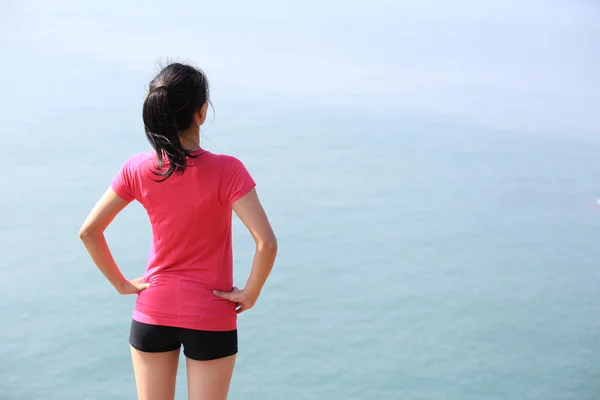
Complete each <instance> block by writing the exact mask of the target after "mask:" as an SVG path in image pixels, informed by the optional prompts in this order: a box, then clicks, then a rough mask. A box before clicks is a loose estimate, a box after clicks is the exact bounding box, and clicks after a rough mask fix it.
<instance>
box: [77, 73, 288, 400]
mask: <svg viewBox="0 0 600 400" xmlns="http://www.w3.org/2000/svg"><path fill="white" fill-rule="evenodd" d="M208 103H209V90H208V81H207V78H206V76H205V75H204V73H203V72H202V71H199V70H197V69H195V68H193V67H191V66H188V65H183V64H179V63H175V64H170V65H168V66H167V67H166V68H164V69H163V70H162V71H161V72H160V73H159V74H158V75H157V76H156V77H155V78H154V79H153V80H152V81H151V82H150V90H149V93H148V96H147V97H146V100H145V101H144V105H143V113H142V114H143V120H144V126H145V131H146V137H147V139H148V141H149V142H150V144H151V145H152V148H153V149H154V151H153V152H151V153H146V154H138V155H134V156H132V157H131V158H129V160H127V162H126V163H125V164H124V165H123V167H122V168H121V169H120V171H119V173H118V174H117V176H116V177H115V178H114V180H113V181H112V183H111V185H110V188H109V189H108V190H107V192H106V193H104V195H103V196H102V198H101V199H100V200H99V201H98V203H97V204H96V205H95V206H94V208H93V209H92V211H91V212H90V215H89V216H88V217H87V219H86V221H85V222H84V224H83V226H82V227H81V231H80V237H81V239H82V241H83V243H84V244H85V247H86V248H87V250H88V252H89V253H90V256H91V257H92V259H93V261H94V263H95V264H96V265H97V266H98V268H99V269H100V271H102V273H103V274H104V276H105V277H106V278H107V279H108V280H109V281H110V283H111V284H112V285H113V286H114V287H115V289H116V290H117V292H119V293H120V294H137V295H138V297H137V301H136V304H135V309H134V312H133V321H132V324H131V331H130V338H129V342H130V344H131V355H132V359H133V367H134V372H135V379H136V387H137V392H138V399H141V400H153V399H156V400H165V399H173V398H174V395H175V376H176V374H177V365H178V360H179V349H180V347H181V346H183V353H184V355H185V356H186V357H187V363H186V365H187V378H188V398H189V399H203V400H204V399H211V400H212V399H225V398H226V397H227V392H228V390H229V384H230V381H231V376H232V373H233V366H234V362H235V355H236V353H237V350H238V348H237V328H236V318H237V314H239V313H241V312H244V311H246V310H249V309H250V308H252V307H253V306H254V304H255V303H256V300H257V298H258V296H259V295H260V293H261V290H262V288H263V285H264V283H265V281H266V279H267V276H268V275H269V273H270V272H271V268H272V267H273V263H274V261H275V255H276V253H277V242H276V239H275V235H274V234H273V231H272V229H271V226H270V224H269V220H268V219H267V216H266V215H265V212H264V210H263V208H262V206H261V203H260V201H259V199H258V197H257V194H256V190H255V183H254V181H253V179H252V177H251V176H250V174H249V173H248V171H247V170H246V168H245V167H244V165H243V164H242V163H241V162H240V161H239V160H237V159H236V158H234V157H231V156H226V155H218V154H213V153H211V152H209V151H206V150H204V149H202V148H201V147H200V126H201V125H202V124H203V123H204V121H205V119H206V113H207V109H208ZM133 200H137V201H139V202H140V203H141V204H142V205H143V206H144V208H145V209H146V211H147V213H148V216H149V218H150V223H151V225H152V236H153V239H152V246H151V249H150V256H149V259H148V265H147V267H146V272H145V273H144V276H143V277H141V278H138V279H132V280H127V279H126V278H124V277H123V275H122V274H121V271H120V270H119V268H118V267H117V264H116V263H115V261H114V259H113V257H112V255H111V253H110V250H109V248H108V245H107V243H106V240H105V238H104V234H103V232H104V230H105V229H106V228H107V227H108V225H109V224H110V223H111V221H112V220H113V219H114V218H115V216H116V215H117V214H118V213H119V212H120V211H121V210H123V208H125V206H127V204H129V203H130V202H131V201H133ZM232 210H233V211H235V212H236V214H237V215H238V216H239V218H240V219H241V220H242V222H243V223H244V224H245V225H246V227H247V228H248V230H249V231H250V234H251V235H252V237H253V238H254V240H255V242H256V253H255V257H254V261H253V264H252V270H251V273H250V277H249V278H248V281H247V283H246V286H245V287H244V289H242V290H238V289H237V288H235V287H233V274H232V249H231V218H232Z"/></svg>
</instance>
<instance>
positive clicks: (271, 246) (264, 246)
mask: <svg viewBox="0 0 600 400" xmlns="http://www.w3.org/2000/svg"><path fill="white" fill-rule="evenodd" d="M257 246H258V248H259V250H263V251H266V252H269V253H277V238H276V237H275V235H273V236H271V237H268V238H265V239H261V240H259V241H258V242H257Z"/></svg>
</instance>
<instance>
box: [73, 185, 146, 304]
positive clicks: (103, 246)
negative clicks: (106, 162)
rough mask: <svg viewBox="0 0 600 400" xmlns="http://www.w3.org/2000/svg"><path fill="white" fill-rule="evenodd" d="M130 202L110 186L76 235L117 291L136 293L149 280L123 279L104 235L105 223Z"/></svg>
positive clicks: (106, 224) (142, 288)
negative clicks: (143, 281) (144, 281)
mask: <svg viewBox="0 0 600 400" xmlns="http://www.w3.org/2000/svg"><path fill="white" fill-rule="evenodd" d="M129 203H130V202H129V201H126V200H124V199H123V198H121V197H119V195H117V193H115V191H114V190H113V189H112V188H109V189H108V190H107V191H106V193H104V195H103V196H102V197H101V198H100V200H98V203H96V205H95V206H94V208H93V209H92V211H91V212H90V214H89V215H88V217H87V218H86V220H85V222H84V223H83V226H82V227H81V229H80V230H79V237H80V238H81V241H82V242H83V244H84V245H85V247H86V249H87V251H88V253H90V256H91V257H92V260H93V261H94V263H95V264H96V266H97V267H98V269H99V270H100V271H101V272H102V273H103V274H104V276H105V277H106V279H108V281H109V282H110V283H111V284H112V285H113V286H114V288H115V289H116V290H117V292H119V293H120V294H135V293H139V292H141V291H142V290H144V289H147V288H149V287H150V284H149V283H142V278H137V279H132V280H127V279H125V277H124V276H123V274H122V273H121V271H120V270H119V267H117V264H116V263H115V260H114V258H113V256H112V254H111V253H110V249H109V248H108V243H106V239H105V238H104V231H105V230H106V228H107V227H108V225H109V224H110V223H111V222H112V220H113V219H114V218H115V217H116V216H117V214H118V213H119V212H121V210H123V209H124V208H125V207H126V206H127V205H128V204H129Z"/></svg>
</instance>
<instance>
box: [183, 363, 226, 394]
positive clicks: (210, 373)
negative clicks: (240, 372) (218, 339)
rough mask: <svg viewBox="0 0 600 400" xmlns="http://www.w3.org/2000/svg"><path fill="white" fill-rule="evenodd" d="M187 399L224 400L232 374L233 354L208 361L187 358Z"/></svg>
mask: <svg viewBox="0 0 600 400" xmlns="http://www.w3.org/2000/svg"><path fill="white" fill-rule="evenodd" d="M186 361H187V379H188V399H189V400H225V399H226V398H227V393H228V392H229V384H230V383H231V376H232V375H233V367H234V365H235V355H232V356H228V357H223V358H218V359H216V360H210V361H197V360H192V359H191V358H187V360H186Z"/></svg>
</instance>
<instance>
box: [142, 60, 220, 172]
mask: <svg viewBox="0 0 600 400" xmlns="http://www.w3.org/2000/svg"><path fill="white" fill-rule="evenodd" d="M207 102H210V99H209V89H208V80H207V78H206V75H204V73H203V72H202V71H200V70H198V69H196V68H194V67H192V66H189V65H185V64H180V63H173V64H170V65H168V66H167V67H165V68H164V69H163V70H162V71H161V72H160V73H159V74H158V75H157V76H156V77H155V78H154V79H153V80H152V82H150V90H149V92H148V96H147V97H146V100H144V105H143V108H142V117H143V120H144V129H145V131H146V138H147V139H148V142H150V145H151V146H152V148H153V149H154V150H155V151H156V155H157V159H158V160H157V161H158V162H157V165H156V171H153V172H154V173H155V174H156V175H158V176H161V177H162V179H160V180H159V182H162V181H164V180H166V179H168V178H169V177H170V176H171V175H173V173H176V174H182V173H183V172H184V171H185V168H186V165H187V157H195V156H194V155H192V154H190V152H189V151H187V150H186V149H184V148H183V146H182V145H181V141H180V139H179V135H180V133H181V131H183V130H186V129H188V128H189V127H190V126H191V124H192V122H193V120H194V114H195V113H196V112H197V111H198V110H199V109H200V108H201V107H202V106H203V105H204V104H205V103H207ZM165 166H166V167H167V168H166V169H165Z"/></svg>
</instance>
